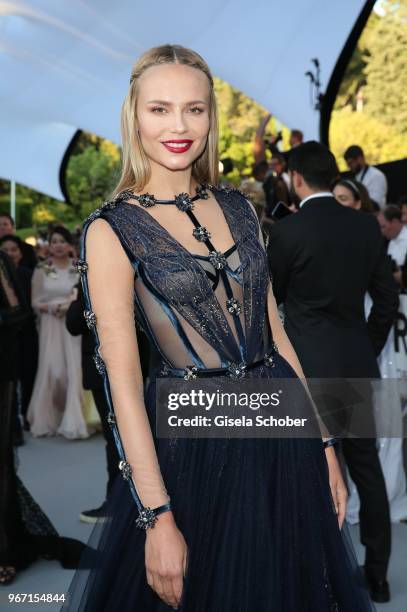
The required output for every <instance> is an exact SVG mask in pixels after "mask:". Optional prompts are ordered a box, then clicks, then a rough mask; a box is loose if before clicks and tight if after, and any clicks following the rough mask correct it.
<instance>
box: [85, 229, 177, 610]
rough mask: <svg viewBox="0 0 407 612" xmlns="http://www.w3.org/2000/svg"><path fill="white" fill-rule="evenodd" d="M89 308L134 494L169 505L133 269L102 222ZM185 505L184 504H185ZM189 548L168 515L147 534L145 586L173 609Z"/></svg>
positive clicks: (93, 237)
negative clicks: (147, 389) (149, 400)
mask: <svg viewBox="0 0 407 612" xmlns="http://www.w3.org/2000/svg"><path fill="white" fill-rule="evenodd" d="M86 262H87V264H88V272H87V279H88V289H89V298H90V306H91V309H92V311H93V312H94V313H95V315H96V329H97V334H98V338H99V343H100V346H99V352H100V354H101V356H102V358H103V361H104V364H105V367H106V372H107V376H108V380H109V387H110V391H111V396H112V402H113V407H114V413H115V417H116V423H117V429H118V432H119V435H120V440H121V444H122V446H123V449H124V454H125V457H126V461H127V462H128V463H129V464H130V466H131V468H132V474H131V478H132V480H133V483H134V486H135V489H136V492H137V495H138V497H139V499H140V501H141V503H142V505H143V506H144V507H146V506H148V507H150V508H156V507H158V506H161V505H163V504H166V503H168V501H169V499H170V498H169V496H168V493H167V491H166V488H165V485H164V482H163V478H162V475H161V471H160V466H159V463H158V459H157V454H156V451H155V445H154V440H153V436H152V432H151V428H150V424H149V420H148V416H147V412H146V407H145V404H144V394H143V376H142V370H141V365H140V354H139V349H138V343H137V336H136V328H135V322H134V270H133V268H132V266H131V264H130V262H129V260H128V258H127V255H126V254H125V252H124V250H123V248H122V247H121V244H120V242H119V240H118V238H117V236H116V235H115V233H114V232H113V230H112V229H111V227H110V226H109V224H108V223H107V222H106V221H104V220H103V219H97V220H95V221H94V222H93V223H92V224H91V225H90V227H89V229H88V231H87V235H86ZM184 501H185V503H187V500H184ZM186 559H187V546H186V542H185V540H184V538H183V535H182V534H181V532H180V531H179V530H178V528H177V526H176V524H175V520H174V517H173V513H172V511H167V512H164V513H162V514H160V515H159V516H158V517H157V523H156V524H155V525H154V527H153V528H149V529H147V531H146V544H145V562H146V575H147V582H148V584H149V585H150V586H151V588H153V589H154V590H155V591H156V592H157V594H158V595H159V596H160V597H161V599H163V601H165V602H166V603H167V604H169V605H174V606H175V605H177V604H178V603H179V601H180V598H181V594H182V587H183V576H184V575H185V571H186Z"/></svg>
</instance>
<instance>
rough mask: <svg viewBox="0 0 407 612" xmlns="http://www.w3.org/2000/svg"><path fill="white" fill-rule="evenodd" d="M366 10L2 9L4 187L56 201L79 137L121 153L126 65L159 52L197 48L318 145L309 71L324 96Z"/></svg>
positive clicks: (44, 5)
mask: <svg viewBox="0 0 407 612" xmlns="http://www.w3.org/2000/svg"><path fill="white" fill-rule="evenodd" d="M368 4H371V3H368ZM363 7H365V9H366V2H365V1H363V0H341V1H340V2H339V1H336V2H327V1H326V0H285V2H281V1H277V0H255V1H254V2H247V0H234V1H233V2H232V1H230V0H229V1H227V0H206V1H205V3H192V2H191V1H190V0H189V1H187V0H174V1H173V2H168V0H156V1H155V2H147V1H146V0H138V1H135V0H119V1H118V2H112V0H0V73H1V79H0V99H1V112H0V138H1V146H0V177H2V178H6V179H10V180H14V181H17V182H19V183H22V184H24V185H27V186H29V187H32V188H34V189H36V190H38V191H40V192H43V193H46V194H49V195H51V196H54V197H56V198H59V199H63V194H62V191H61V184H60V177H59V175H60V168H61V162H62V159H63V157H64V154H65V152H66V149H67V147H68V145H69V143H70V141H71V139H72V137H73V136H74V134H75V133H76V131H77V130H78V129H82V130H88V131H90V132H93V133H95V134H98V135H100V136H103V137H105V138H108V139H110V140H112V141H114V142H117V143H120V133H119V115H120V107H121V103H122V100H123V97H124V95H125V92H126V91H127V87H128V82H129V74H130V69H131V65H132V63H133V61H134V60H135V59H136V58H137V56H138V55H140V53H141V52H143V51H144V50H145V49H147V48H149V47H151V46H154V45H157V44H161V43H166V42H172V43H179V44H183V45H185V46H188V47H191V48H193V49H195V50H196V51H198V52H199V53H201V54H202V55H203V56H204V57H205V59H206V60H207V61H208V63H209V65H210V67H211V69H212V71H213V73H214V74H215V75H216V76H218V77H220V78H222V79H224V80H226V81H228V82H229V83H231V84H232V85H234V86H236V87H238V88H239V89H240V90H242V91H243V92H245V93H246V94H247V95H249V96H251V97H252V98H254V99H255V100H256V101H258V102H260V103H261V104H263V105H264V106H265V107H266V108H267V109H269V110H270V112H272V113H273V114H274V115H275V116H276V117H277V118H278V119H279V120H280V121H282V122H283V123H285V124H286V125H288V126H290V127H298V128H300V129H302V130H303V131H304V133H305V136H306V137H307V138H315V137H318V131H319V113H318V111H316V110H315V109H314V108H313V105H312V103H311V100H310V84H309V80H308V79H307V77H306V76H305V72H306V71H307V70H310V68H311V59H312V58H318V59H319V61H320V64H321V69H322V72H321V80H322V91H324V90H325V89H326V87H327V85H328V83H329V80H330V78H331V75H332V73H333V70H334V68H335V65H336V63H337V60H338V57H339V55H340V53H341V51H342V49H343V47H344V45H345V43H346V41H347V39H348V36H349V34H350V32H351V30H352V28H353V26H354V24H355V22H356V21H357V19H358V17H359V16H360V14H361V11H362V9H363Z"/></svg>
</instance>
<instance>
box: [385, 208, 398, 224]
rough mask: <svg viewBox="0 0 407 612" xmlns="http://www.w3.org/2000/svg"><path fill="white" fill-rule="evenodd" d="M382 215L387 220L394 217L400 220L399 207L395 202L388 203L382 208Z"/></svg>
mask: <svg viewBox="0 0 407 612" xmlns="http://www.w3.org/2000/svg"><path fill="white" fill-rule="evenodd" d="M383 215H384V218H385V219H386V220H387V221H394V219H397V220H398V221H400V222H401V209H400V207H399V206H396V205H395V204H389V205H388V206H386V208H384V210H383Z"/></svg>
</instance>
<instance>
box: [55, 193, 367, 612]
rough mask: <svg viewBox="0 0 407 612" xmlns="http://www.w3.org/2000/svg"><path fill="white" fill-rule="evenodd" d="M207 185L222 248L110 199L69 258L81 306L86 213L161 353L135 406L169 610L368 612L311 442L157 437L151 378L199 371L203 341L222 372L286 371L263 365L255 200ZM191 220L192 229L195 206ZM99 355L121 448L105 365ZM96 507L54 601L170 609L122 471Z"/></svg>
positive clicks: (317, 447)
mask: <svg viewBox="0 0 407 612" xmlns="http://www.w3.org/2000/svg"><path fill="white" fill-rule="evenodd" d="M211 190H212V193H213V194H214V196H215V198H216V200H217V202H218V204H219V206H220V208H221V210H222V212H223V214H224V216H225V220H226V222H227V224H228V226H229V229H230V232H231V235H232V237H233V239H234V246H233V247H232V248H231V249H229V251H228V252H225V253H223V254H219V253H218V255H216V256H214V255H213V254H212V255H211V256H210V255H208V257H205V256H202V255H193V254H191V253H190V252H189V251H188V250H186V249H185V248H184V247H183V246H182V245H181V244H180V243H179V242H177V240H175V239H174V238H173V237H172V236H171V235H170V233H169V232H168V231H167V230H166V229H165V228H164V227H163V226H162V225H161V224H160V223H159V222H158V221H157V220H156V219H154V218H153V217H152V215H151V214H150V213H149V212H148V210H146V209H144V208H141V207H140V206H137V205H135V204H131V203H130V202H128V201H126V199H125V198H118V199H117V200H115V201H112V202H110V203H106V204H105V205H104V206H102V207H101V208H100V209H98V210H97V211H96V212H95V213H93V214H92V215H91V216H90V217H89V218H88V220H87V221H86V222H85V226H84V236H83V242H82V259H81V261H80V262H79V268H80V271H81V272H82V282H83V285H84V290H85V295H86V298H87V301H88V308H89V309H91V303H90V299H89V293H88V287H87V280H86V278H87V263H86V248H85V238H86V232H87V229H88V227H89V226H90V224H91V223H92V222H93V220H94V219H96V218H99V217H100V218H103V219H104V220H106V221H107V222H108V223H109V225H110V226H111V228H112V229H113V230H114V232H115V234H116V235H117V236H118V238H119V240H120V243H121V245H122V247H123V249H124V250H125V252H126V254H127V256H128V257H129V258H130V261H131V263H132V266H133V268H134V270H135V294H134V297H135V314H136V322H137V324H138V325H140V326H141V327H142V328H143V329H144V330H145V332H146V333H147V334H148V335H149V338H150V341H151V343H152V345H153V346H154V347H155V350H156V351H157V352H158V354H159V355H160V359H161V363H159V364H158V365H157V366H155V367H154V368H153V369H152V370H151V371H150V376H149V382H148V385H147V388H146V389H145V406H146V410H147V413H148V417H149V419H150V423H151V426H152V431H153V435H154V442H155V447H156V452H157V456H158V460H159V465H160V469H161V472H162V475H163V479H164V482H165V485H166V488H167V491H168V493H169V494H170V496H171V504H172V508H173V513H174V517H175V521H176V524H177V526H178V528H179V529H180V530H181V532H182V534H183V536H184V538H185V540H186V543H187V546H188V555H189V557H188V566H187V572H186V576H185V578H184V588H183V594H182V600H181V604H180V606H179V610H180V611H181V612H365V611H369V610H370V611H371V610H374V607H373V605H372V604H371V602H370V599H369V597H368V594H367V591H366V590H365V587H364V582H363V578H362V574H361V572H360V570H359V568H358V565H357V561H356V558H355V554H354V552H353V549H352V545H351V543H350V538H349V535H348V531H347V528H346V526H345V527H344V528H343V529H342V530H339V527H338V521H337V516H336V514H335V510H334V507H333V502H332V497H331V493H330V487H329V478H328V468H327V462H326V458H325V451H324V448H323V444H322V441H321V439H318V438H311V439H305V438H300V439H298V438H297V439H287V438H286V439H283V438H279V439H269V438H263V439H254V438H217V439H214V438H183V439H182V438H176V439H175V438H174V439H165V438H158V437H156V436H155V433H154V431H155V427H154V425H155V416H156V415H155V410H156V405H155V391H156V382H157V380H158V379H159V378H161V377H163V376H164V377H165V376H169V375H174V372H175V371H176V372H178V373H181V374H182V373H183V368H186V367H187V366H191V365H195V366H196V368H197V369H198V370H200V369H205V368H206V364H205V359H204V358H203V355H204V354H208V350H211V351H214V352H215V354H216V355H217V357H218V358H219V367H220V368H222V373H220V374H219V376H220V377H227V376H228V375H229V374H230V373H231V372H232V370H233V368H234V365H233V364H240V365H241V364H242V363H244V364H253V363H254V362H257V365H256V366H255V367H252V368H251V369H248V370H247V371H246V372H245V376H246V377H247V378H252V379H253V378H273V377H280V378H291V377H292V378H294V377H296V374H295V372H294V370H293V369H292V368H291V366H290V365H289V364H288V362H287V361H286V360H285V359H284V358H283V356H282V355H280V354H279V353H276V354H274V367H270V366H269V365H267V363H266V362H265V361H264V360H263V357H264V355H265V354H266V353H267V352H268V350H269V349H270V348H271V347H272V333H271V329H270V325H269V322H268V318H267V290H268V285H269V282H270V278H269V274H268V264H267V257H266V253H265V249H264V244H262V240H261V232H260V229H259V223H258V220H257V217H256V215H255V213H254V210H253V208H252V206H251V205H250V204H249V203H248V202H247V200H246V199H245V197H244V196H243V195H242V194H240V192H238V191H237V190H224V189H218V188H214V187H211ZM191 221H193V222H194V225H195V227H197V225H199V224H197V223H195V221H194V220H193V215H192V217H191ZM191 228H192V225H191ZM198 231H200V232H201V233H202V230H198ZM222 256H223V258H222ZM233 300H234V301H233ZM157 311H160V313H161V317H162V316H163V315H165V319H166V321H167V323H168V325H167V328H166V329H165V333H163V331H162V326H161V327H158V326H156V325H155V323H156V321H157ZM161 320H162V318H161ZM185 322H186V323H187V324H188V325H186V324H185ZM191 329H192V330H193V332H192V331H191ZM95 333H96V334H97V332H96V331H95ZM171 351H172V352H171ZM205 351H206V352H205ZM99 365H100V370H101V372H102V373H103V375H104V377H105V388H106V393H107V397H108V400H109V404H110V407H111V414H110V417H111V418H110V419H109V420H110V422H111V423H112V427H113V429H114V434H115V436H116V441H117V445H118V450H119V454H121V456H123V455H122V452H123V451H122V448H121V445H120V439H119V436H118V432H117V430H116V428H115V421H114V417H113V416H112V415H113V412H114V407H113V405H112V401H111V395H110V390H109V378H108V373H107V372H106V371H105V370H104V368H103V363H102V364H99ZM171 368H173V370H171ZM171 371H172V372H173V373H172V374H170V373H169V372H171ZM107 514H108V515H109V520H105V521H104V522H99V523H97V524H96V525H95V527H94V530H93V532H92V534H91V537H90V539H89V542H88V547H87V549H86V551H85V553H84V554H83V556H82V562H81V567H80V568H79V569H78V570H77V572H76V574H75V576H74V578H73V580H72V583H71V585H70V588H69V591H68V596H67V602H66V604H65V605H64V606H63V608H62V609H63V610H69V611H79V610H80V611H87V612H102V611H103V612H108V611H109V612H110V611H112V612H113V611H116V610H120V611H121V612H126V611H128V612H130V611H131V612H139V611H140V612H166V611H169V610H171V609H172V608H171V607H170V606H168V605H166V604H165V603H164V602H163V601H162V600H161V599H160V598H159V597H158V595H157V594H156V593H155V592H154V591H153V590H152V589H151V588H150V586H149V585H148V584H147V581H146V571H145V562H144V545H145V537H146V534H145V532H144V531H143V530H140V529H139V528H137V527H136V525H135V519H136V518H137V516H138V508H137V503H136V502H135V497H134V490H132V489H131V487H129V483H128V482H127V481H125V480H124V479H123V478H122V477H121V476H120V475H119V476H118V477H117V478H116V481H115V483H114V487H113V490H112V492H111V494H110V499H109V506H108V510H107Z"/></svg>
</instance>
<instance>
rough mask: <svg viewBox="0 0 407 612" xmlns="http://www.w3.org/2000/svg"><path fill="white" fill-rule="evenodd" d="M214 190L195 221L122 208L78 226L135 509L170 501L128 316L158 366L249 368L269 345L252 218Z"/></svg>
mask: <svg viewBox="0 0 407 612" xmlns="http://www.w3.org/2000/svg"><path fill="white" fill-rule="evenodd" d="M212 191H213V194H214V196H215V198H216V199H214V198H211V199H210V200H207V201H203V202H200V206H199V207H198V206H197V207H196V210H194V215H196V217H195V220H194V221H193V220H192V219H191V218H190V219H188V218H187V216H186V213H185V212H181V211H179V210H177V209H175V207H174V206H172V205H171V206H167V207H166V210H168V212H165V213H162V209H161V208H160V210H159V214H160V216H159V220H158V219H156V218H155V217H154V214H157V213H156V209H158V207H159V206H160V205H156V206H154V207H153V208H154V210H153V211H151V212H150V209H149V210H148V211H147V210H145V209H143V208H142V207H140V206H139V205H138V204H135V203H131V202H129V201H120V200H119V201H118V202H114V203H108V204H107V205H106V206H104V207H102V208H101V209H98V211H95V213H93V214H92V215H91V216H90V217H89V219H88V220H87V222H86V223H85V227H84V236H83V241H82V258H83V262H82V267H83V270H84V271H85V273H84V274H83V276H82V281H83V286H84V294H85V298H86V301H87V307H88V310H89V312H90V314H88V322H89V323H90V324H91V326H93V328H94V331H95V335H96V340H97V346H98V356H97V362H98V365H99V368H100V371H101V372H102V373H103V375H104V376H105V388H106V392H107V398H108V402H109V406H110V409H111V411H112V414H113V413H114V414H115V418H116V419H117V427H116V423H114V425H113V432H114V435H115V439H116V442H117V447H118V451H119V455H121V457H122V458H123V460H126V461H127V462H128V463H129V464H130V466H131V467H132V468H133V475H132V479H133V483H134V484H135V488H136V491H135V490H133V493H134V494H135V498H136V501H137V503H138V505H139V508H140V498H141V504H142V505H143V506H145V505H148V506H150V507H156V506H158V505H161V504H163V503H166V502H167V501H168V494H167V492H166V489H165V486H164V483H163V481H162V478H161V474H160V469H159V466H158V462H157V457H156V454H155V452H154V440H153V437H152V432H151V429H150V427H149V423H148V418H147V414H146V410H145V406H144V397H143V380H142V375H141V368H140V356H139V353H138V344H137V335H136V328H135V324H134V317H136V320H137V322H138V323H139V325H140V326H141V327H142V328H143V329H144V330H145V332H146V333H147V335H148V336H149V338H150V341H151V342H152V343H153V344H154V345H155V347H156V349H157V351H158V352H159V354H160V355H161V358H162V361H163V363H166V364H167V365H168V366H170V367H175V368H184V367H187V366H191V365H195V366H197V367H198V368H216V367H228V365H230V364H231V363H241V362H245V363H247V364H249V363H251V362H253V361H256V360H257V359H260V358H261V357H262V356H263V355H264V352H265V350H267V349H268V348H269V346H270V343H271V332H270V329H269V324H268V318H267V290H268V285H269V282H270V281H269V275H268V264H267V256H266V252H265V249H264V243H263V240H262V234H261V230H260V226H259V223H258V219H257V216H256V213H255V211H254V209H253V207H252V205H251V204H250V203H249V202H248V201H247V200H246V199H245V197H244V196H243V195H242V194H240V193H239V192H237V191H236V190H219V189H215V188H212ZM98 217H99V218H100V219H98ZM96 219H97V220H96ZM95 220H96V221H95ZM93 221H95V222H93ZM181 223H182V227H181ZM188 223H190V228H191V233H190V234H189V230H188V231H186V227H188V225H187V224H188ZM197 225H198V226H203V227H207V229H208V230H209V231H210V232H211V234H212V236H211V238H210V240H211V244H212V248H210V249H209V250H208V246H207V243H205V244H204V243H203V242H202V241H199V240H197V239H195V238H194V237H193V234H192V231H193V230H194V226H195V227H196V226H197ZM112 230H113V232H112ZM189 236H190V238H189ZM181 240H182V242H181ZM216 249H219V252H217V251H216ZM214 250H215V253H214V252H213V251H214ZM211 251H212V252H211ZM119 432H120V434H119ZM138 496H140V498H139V497H138Z"/></svg>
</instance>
